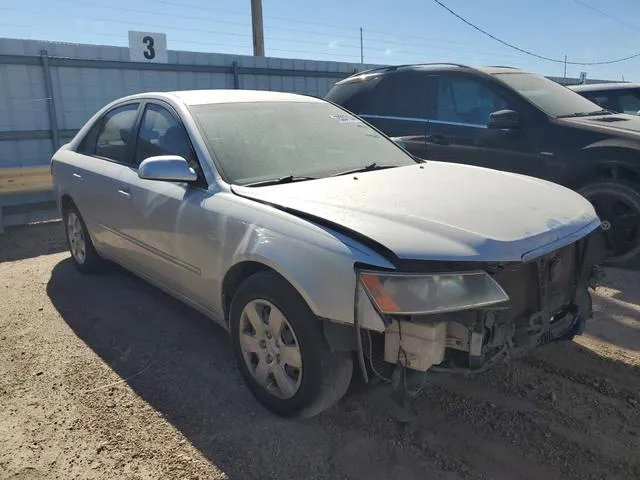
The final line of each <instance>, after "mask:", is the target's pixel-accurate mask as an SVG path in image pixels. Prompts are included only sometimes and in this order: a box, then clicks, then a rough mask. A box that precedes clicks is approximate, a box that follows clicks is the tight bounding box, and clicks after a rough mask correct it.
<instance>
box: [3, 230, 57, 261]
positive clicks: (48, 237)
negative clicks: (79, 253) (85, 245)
mask: <svg viewBox="0 0 640 480" xmlns="http://www.w3.org/2000/svg"><path fill="white" fill-rule="evenodd" d="M66 249H67V244H66V240H65V237H64V228H63V226H62V222H60V221H52V222H44V223H38V224H34V225H22V226H18V227H8V228H7V229H6V230H5V232H4V233H3V234H0V262H12V261H15V260H22V259H25V258H32V257H39V256H40V255H48V254H51V253H58V252H62V251H64V250H66Z"/></svg>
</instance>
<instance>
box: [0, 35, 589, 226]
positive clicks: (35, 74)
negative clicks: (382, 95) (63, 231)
mask: <svg viewBox="0 0 640 480" xmlns="http://www.w3.org/2000/svg"><path fill="white" fill-rule="evenodd" d="M371 67H375V65H362V64H357V63H344V62H324V61H313V60H293V59H283V58H260V57H252V56H244V55H226V54H216V53H202V52H184V51H169V52H168V63H142V62H132V61H130V60H129V49H128V48H125V47H113V46H98V45H78V44H67V43H54V42H42V41H36V40H16V39H1V38H0V232H2V229H3V226H4V225H14V224H23V223H28V222H30V221H33V220H35V219H40V218H43V217H42V215H43V213H42V211H43V210H45V211H46V210H47V209H50V208H51V207H52V206H54V204H53V197H52V193H51V191H50V190H51V178H50V175H49V170H48V162H49V159H50V158H51V155H52V153H53V152H54V151H55V150H56V149H57V148H58V147H59V146H60V145H62V144H64V143H65V142H67V141H68V140H69V139H70V138H72V137H73V135H75V133H76V131H77V130H78V129H79V128H80V127H81V126H82V125H83V124H84V122H85V121H86V120H87V119H88V118H89V117H90V116H91V115H93V113H95V112H96V111H97V110H98V109H99V108H101V107H102V106H103V105H105V104H106V103H108V102H110V101H111V100H114V99H116V98H119V97H122V96H124V95H129V94H133V93H139V92H145V91H168V90H186V89H202V88H248V89H260V90H277V91H286V92H296V93H306V94H312V95H319V96H323V95H324V94H325V93H326V92H327V91H328V90H329V89H330V88H331V86H332V85H333V84H334V83H335V82H336V81H337V80H339V79H341V78H344V77H346V76H348V75H350V74H352V73H354V72H356V71H360V70H363V69H367V68H371ZM554 80H556V81H562V80H563V79H558V78H554ZM565 80H566V82H565V83H578V79H565Z"/></svg>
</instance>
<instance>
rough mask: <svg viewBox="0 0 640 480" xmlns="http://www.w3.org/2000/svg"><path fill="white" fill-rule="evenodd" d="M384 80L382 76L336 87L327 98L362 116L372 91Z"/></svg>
mask: <svg viewBox="0 0 640 480" xmlns="http://www.w3.org/2000/svg"><path fill="white" fill-rule="evenodd" d="M381 80H382V77H381V76H378V77H374V78H369V79H367V80H358V81H352V82H347V83H341V84H338V85H335V86H334V87H333V88H332V89H331V90H330V91H329V93H328V94H327V96H326V97H325V98H326V99H327V100H330V101H331V102H333V103H337V104H338V105H341V106H343V107H344V108H346V109H347V110H349V111H351V112H353V113H355V114H360V113H362V112H364V111H365V110H366V109H367V106H368V104H369V103H370V100H371V92H372V90H373V89H374V88H375V87H376V86H377V85H378V84H379V83H380V81H381Z"/></svg>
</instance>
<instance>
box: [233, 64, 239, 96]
mask: <svg viewBox="0 0 640 480" xmlns="http://www.w3.org/2000/svg"><path fill="white" fill-rule="evenodd" d="M232 67H233V88H235V89H236V90H237V89H238V88H240V72H239V71H238V61H237V60H234V61H233V64H232Z"/></svg>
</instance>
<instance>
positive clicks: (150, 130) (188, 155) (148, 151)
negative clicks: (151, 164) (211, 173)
mask: <svg viewBox="0 0 640 480" xmlns="http://www.w3.org/2000/svg"><path fill="white" fill-rule="evenodd" d="M156 155H180V156H181V157H183V158H184V159H185V160H187V161H188V162H189V164H190V165H191V166H192V167H193V168H195V169H196V171H199V165H198V162H197V160H196V158H195V155H194V153H193V148H192V147H191V142H190V141H189V136H188V134H187V131H186V130H185V128H184V127H183V126H182V123H181V122H180V121H179V120H178V119H177V118H176V117H175V116H173V115H172V114H171V112H169V111H168V110H167V109H166V108H164V107H161V106H160V105H156V104H149V105H147V108H146V109H145V111H144V115H143V117H142V123H141V124H140V132H139V133H138V143H137V146H136V155H135V165H136V166H137V165H140V163H141V162H142V161H143V160H144V159H145V158H148V157H153V156H156Z"/></svg>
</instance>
